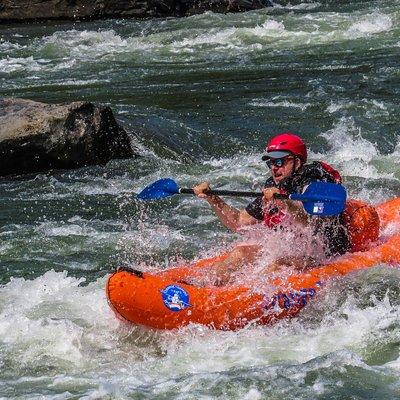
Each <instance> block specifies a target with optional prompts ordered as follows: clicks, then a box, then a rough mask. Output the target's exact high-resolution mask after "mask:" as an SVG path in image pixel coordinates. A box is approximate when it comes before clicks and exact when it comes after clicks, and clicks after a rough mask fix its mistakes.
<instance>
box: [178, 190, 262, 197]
mask: <svg viewBox="0 0 400 400" xmlns="http://www.w3.org/2000/svg"><path fill="white" fill-rule="evenodd" d="M179 193H182V194H195V193H194V190H193V189H184V188H180V189H179ZM204 193H205V194H211V195H215V196H234V197H261V196H262V193H260V192H258V193H257V192H238V191H236V190H208V191H206V192H204Z"/></svg>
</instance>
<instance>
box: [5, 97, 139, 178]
mask: <svg viewBox="0 0 400 400" xmlns="http://www.w3.org/2000/svg"><path fill="white" fill-rule="evenodd" d="M133 156H134V153H133V151H132V148H131V144H130V140H129V137H128V134H127V133H126V132H125V130H124V129H123V128H121V127H120V126H119V125H118V123H117V121H116V120H115V118H114V116H113V113H112V111H111V109H110V108H109V107H102V106H98V105H95V104H92V103H88V102H74V103H69V104H44V103H38V102H35V101H31V100H22V99H0V176H7V175H21V174H28V173H33V172H44V171H48V170H52V169H70V168H78V167H83V166H87V165H96V164H105V163H107V162H108V161H110V160H111V159H115V158H130V157H133Z"/></svg>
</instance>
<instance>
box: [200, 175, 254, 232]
mask: <svg viewBox="0 0 400 400" xmlns="http://www.w3.org/2000/svg"><path fill="white" fill-rule="evenodd" d="M193 190H194V193H195V194H196V195H197V196H198V197H200V198H202V199H205V200H207V202H208V204H210V205H211V207H212V208H213V209H214V211H215V213H216V214H217V217H218V218H219V220H220V221H221V222H222V224H224V225H225V226H226V227H227V228H228V229H230V230H232V231H234V232H236V231H237V230H239V229H240V228H241V227H243V226H246V225H253V224H256V223H258V222H259V221H258V220H257V219H255V218H254V217H252V216H251V215H250V214H249V213H248V212H247V211H246V210H238V209H237V208H235V207H232V206H230V205H229V204H227V203H225V201H224V200H222V199H221V198H220V197H218V196H214V195H211V196H210V195H207V194H206V193H204V192H206V191H208V190H210V185H209V184H208V183H207V182H203V183H200V184H199V185H197V186H195V187H194V188H193Z"/></svg>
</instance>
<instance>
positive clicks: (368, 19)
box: [0, 0, 400, 400]
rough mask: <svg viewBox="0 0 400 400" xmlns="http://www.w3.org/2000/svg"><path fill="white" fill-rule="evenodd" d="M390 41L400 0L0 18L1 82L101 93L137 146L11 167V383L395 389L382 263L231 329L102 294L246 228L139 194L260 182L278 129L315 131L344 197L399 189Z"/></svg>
mask: <svg viewBox="0 0 400 400" xmlns="http://www.w3.org/2000/svg"><path fill="white" fill-rule="evenodd" d="M399 60H400V2H399V1H398V0H380V1H352V2H350V3H349V2H333V1H331V2H307V3H294V4H293V5H290V6H282V5H279V4H276V6H275V7H273V8H269V9H264V10H259V11H255V12H248V13H244V14H229V15H223V14H212V13H206V14H204V15H199V16H193V17H189V18H183V19H167V20H152V21H130V20H109V21H101V22H90V23H87V22H86V23H70V22H69V23H62V22H56V23H47V24H43V23H40V24H31V25H26V26H24V25H13V26H6V25H3V26H1V27H0V96H1V97H8V96H15V97H23V98H29V99H34V100H38V101H44V102H51V103H53V102H57V103H58V102H65V101H73V100H89V101H94V102H98V103H102V104H107V105H110V106H111V107H112V109H113V110H114V112H115V114H116V116H117V118H118V119H119V120H120V122H121V123H122V124H123V125H124V126H125V128H126V129H127V130H128V131H129V133H130V134H131V136H132V140H134V141H135V142H136V141H137V140H140V145H139V147H140V151H141V153H142V154H143V157H140V158H137V159H133V160H119V161H112V162H110V163H109V164H108V165H106V166H104V167H89V168H83V169H79V170H75V171H66V172H62V171H61V172H55V173H53V174H38V175H35V176H32V177H30V178H29V179H19V180H14V181H10V180H4V181H2V182H1V183H0V282H1V286H0V398H2V399H3V398H4V399H25V398H29V399H70V398H76V399H78V398H82V399H125V398H131V399H248V400H256V399H267V398H268V399H282V398H285V399H395V398H400V379H399V372H400V358H399V343H400V302H399V289H398V288H399V284H400V272H399V271H398V270H396V269H393V268H392V269H391V268H389V267H388V266H385V265H378V266H376V267H375V268H373V269H371V270H368V271H362V272H358V273H357V274H352V275H350V276H348V277H346V278H345V279H343V280H340V281H336V282H332V283H330V284H329V285H328V286H327V288H326V290H325V291H324V293H323V294H322V295H321V296H320V297H319V299H318V301H315V302H314V303H312V304H310V305H309V306H308V307H307V308H306V309H305V310H304V311H303V312H302V313H301V315H300V316H299V317H298V318H296V319H294V320H291V321H282V322H280V323H278V324H276V325H274V326H270V327H249V328H247V329H244V330H242V331H239V332H218V331H212V330H208V329H206V328H204V327H201V326H189V327H187V328H184V329H182V330H179V331H171V332H154V331H147V330H145V329H143V328H139V327H133V326H129V325H126V324H123V323H121V322H119V321H118V320H117V319H116V318H115V316H114V315H113V313H112V312H111V311H110V309H109V307H108V305H107V301H106V298H105V294H104V285H105V282H106V277H107V275H108V274H109V272H110V271H112V270H113V269H114V268H115V267H117V266H119V265H133V266H134V267H136V268H139V269H142V270H154V269H156V268H160V267H161V268H165V267H166V266H168V265H171V264H174V263H177V262H180V261H183V260H186V261H192V260H194V259H197V258H199V257H202V256H205V255H208V254H216V253H218V252H219V251H221V249H223V248H225V247H226V246H227V245H229V244H231V243H233V242H234V241H235V240H238V237H237V236H235V235H233V234H232V233H230V232H228V231H227V230H226V229H224V228H223V227H222V226H221V224H220V223H219V222H218V221H217V219H216V217H215V216H214V215H213V214H212V212H211V211H210V209H209V207H208V206H207V204H206V203H205V202H202V201H200V200H198V199H196V198H193V197H183V196H175V197H174V198H171V199H170V200H165V201H159V202H155V203H146V204H140V203H138V202H137V201H136V200H135V198H134V195H135V193H137V192H138V191H139V190H140V189H141V188H143V187H144V186H146V185H147V184H149V183H151V182H153V181H154V180H156V179H159V178H162V177H173V178H174V179H175V180H176V181H178V182H179V184H180V185H181V186H182V187H185V186H188V187H190V186H192V185H193V184H195V183H197V182H200V181H203V180H208V181H209V182H211V184H212V186H213V187H219V188H224V189H228V188H229V189H238V190H239V189H240V190H253V189H257V188H259V187H260V186H261V185H262V183H263V180H264V179H265V176H266V175H267V170H266V167H265V165H263V163H262V162H261V161H260V156H261V154H262V150H263V146H265V143H266V141H267V139H268V138H269V137H270V136H271V135H272V134H273V133H277V132H282V131H288V130H290V131H295V132H297V133H299V134H300V135H301V136H302V137H304V138H305V140H306V141H307V143H308V145H309V146H310V149H311V151H310V153H311V159H312V160H317V159H324V160H326V161H329V162H330V163H332V165H334V166H335V167H337V168H339V169H340V170H341V171H342V173H343V175H344V178H345V183H346V185H347V188H348V191H349V194H350V196H351V197H356V198H360V199H363V200H367V201H369V202H372V203H378V202H380V201H383V200H385V199H388V198H390V197H394V196H397V195H399V193H400V183H399V178H400V163H399V156H400V134H399V126H400V105H399V104H400V103H399V97H400V67H399ZM138 138H139V139H138ZM229 201H230V203H231V204H233V205H236V206H239V207H241V206H244V205H245V204H246V200H245V199H241V200H239V199H238V200H229ZM291 247H293V245H291Z"/></svg>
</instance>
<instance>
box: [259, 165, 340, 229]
mask: <svg viewBox="0 0 400 400" xmlns="http://www.w3.org/2000/svg"><path fill="white" fill-rule="evenodd" d="M313 180H322V181H325V182H330V183H342V177H341V176H340V173H339V171H337V170H336V169H335V168H333V167H332V166H331V165H329V164H327V163H325V162H322V161H316V162H313V163H312V164H306V165H305V166H304V167H302V169H301V171H300V172H299V173H296V174H295V175H294V176H292V177H289V178H288V179H287V180H285V183H284V185H282V186H278V188H279V191H280V193H281V194H291V193H301V192H302V191H303V189H304V186H306V185H308V184H309V183H310V182H312V181H313ZM265 186H266V187H273V186H276V185H275V183H274V181H273V179H272V178H270V179H268V180H267V182H266V185H265ZM285 216H286V214H285V212H284V210H281V209H279V208H278V207H277V206H276V205H274V206H272V207H271V208H269V209H268V208H267V209H265V211H264V217H263V223H264V224H265V225H266V226H267V227H268V228H271V229H272V228H274V227H276V226H277V225H280V224H281V223H282V222H283V220H284V219H285Z"/></svg>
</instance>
